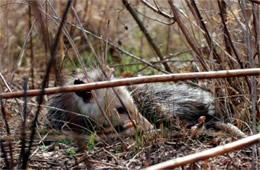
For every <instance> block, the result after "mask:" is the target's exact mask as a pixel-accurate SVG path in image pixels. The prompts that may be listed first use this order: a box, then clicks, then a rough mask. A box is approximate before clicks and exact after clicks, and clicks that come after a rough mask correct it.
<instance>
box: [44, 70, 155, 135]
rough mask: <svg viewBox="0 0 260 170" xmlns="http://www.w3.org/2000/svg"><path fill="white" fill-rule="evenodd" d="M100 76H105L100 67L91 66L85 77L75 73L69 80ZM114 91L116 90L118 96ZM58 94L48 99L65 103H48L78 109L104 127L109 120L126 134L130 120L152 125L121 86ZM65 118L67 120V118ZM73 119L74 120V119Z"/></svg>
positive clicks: (83, 80)
mask: <svg viewBox="0 0 260 170" xmlns="http://www.w3.org/2000/svg"><path fill="white" fill-rule="evenodd" d="M107 74H108V77H109V78H111V79H113V76H112V74H111V72H107ZM103 80H107V78H106V77H105V76H104V75H103V74H102V72H101V70H99V69H95V70H92V71H90V72H87V78H86V77H85V76H84V75H78V76H77V77H76V78H74V79H73V80H71V81H70V83H69V84H74V85H77V84H84V83H88V82H98V81H103ZM115 93H117V94H118V96H119V98H120V99H121V100H120V99H119V98H118V97H117V95H116V94H115ZM62 98H63V99H62ZM62 98H58V97H56V99H55V98H54V100H53V102H52V103H55V102H56V103H57V102H66V104H64V103H63V104H52V105H53V106H55V105H56V106H61V105H62V106H66V105H67V107H65V108H61V109H64V110H69V111H72V112H78V113H79V114H81V115H85V116H87V117H89V118H90V119H91V120H94V122H96V123H97V124H99V125H102V126H105V127H106V126H107V127H108V126H110V123H109V121H110V122H111V123H112V125H113V126H114V127H115V128H116V129H117V130H120V132H123V133H125V134H127V135H131V134H133V133H134V132H135V128H134V124H133V123H135V124H136V125H141V126H142V128H143V129H144V130H147V129H152V125H151V124H150V123H149V122H148V121H147V120H146V119H145V118H144V117H142V116H141V114H140V113H139V112H138V110H137V108H136V106H135V104H134V102H133V99H132V97H131V95H130V93H129V92H128V91H127V89H126V88H125V87H114V88H113V89H112V88H104V89H97V90H89V91H78V92H73V93H71V94H70V95H63V97H62ZM55 100H56V101H55ZM69 101H70V102H69ZM51 114H52V113H51ZM49 117H50V116H49ZM52 117H53V116H52ZM56 117H57V116H56ZM67 117H69V116H67ZM108 120H109V121H108ZM67 121H70V120H69V119H68V120H67ZM73 123H76V124H77V123H78V122H73ZM79 124H80V123H79Z"/></svg>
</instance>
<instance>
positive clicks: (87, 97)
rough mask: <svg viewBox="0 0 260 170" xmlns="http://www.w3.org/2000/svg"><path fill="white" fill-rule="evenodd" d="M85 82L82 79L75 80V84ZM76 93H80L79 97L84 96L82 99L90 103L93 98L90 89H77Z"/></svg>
mask: <svg viewBox="0 0 260 170" xmlns="http://www.w3.org/2000/svg"><path fill="white" fill-rule="evenodd" d="M84 83H85V82H84V81H82V80H74V84H84ZM75 93H76V95H78V96H79V97H81V98H82V100H83V101H84V102H85V103H88V102H89V101H90V100H91V98H92V94H91V90H90V91H77V92H75Z"/></svg>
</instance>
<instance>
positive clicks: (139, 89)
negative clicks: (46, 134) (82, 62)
mask: <svg viewBox="0 0 260 170" xmlns="http://www.w3.org/2000/svg"><path fill="white" fill-rule="evenodd" d="M111 72H112V71H108V74H109V75H111V76H109V77H110V78H111V79H114V77H113V76H112V73H111ZM76 77H78V78H76ZM76 77H75V76H74V77H73V78H72V80H70V81H69V83H68V84H82V83H86V82H97V81H104V80H107V79H106V78H105V76H104V75H103V74H102V72H101V70H100V69H93V70H91V71H88V72H87V77H88V81H86V78H85V76H84V75H82V74H80V75H78V76H76ZM114 90H115V91H116V92H117V93H118V95H119V96H120V98H121V100H122V103H121V102H120V100H119V99H118V98H117V96H116V95H115V93H114ZM114 90H113V89H112V88H106V89H98V90H92V91H81V92H71V93H61V94H57V95H54V96H52V97H51V99H50V102H49V107H50V109H49V111H48V113H47V118H48V120H49V121H50V123H51V124H52V126H53V127H55V128H59V129H62V128H63V127H69V128H71V129H73V130H76V131H77V130H78V129H80V127H82V128H86V129H90V130H95V128H93V127H97V126H95V125H100V126H102V127H107V126H109V125H110V124H109V122H108V121H107V119H106V117H107V118H109V120H110V121H111V123H112V125H113V126H114V127H115V128H116V129H118V130H120V131H122V132H123V133H124V134H126V135H132V134H134V133H135V131H136V128H135V127H134V124H135V125H139V127H142V128H143V129H144V130H151V129H153V125H155V127H157V128H158V127H159V125H160V124H161V123H164V124H165V123H166V124H168V125H169V124H171V125H174V122H176V118H178V119H180V120H181V121H183V122H185V123H186V124H187V125H188V126H192V125H195V124H196V123H197V122H198V120H199V119H200V117H201V116H205V125H206V127H216V128H220V129H226V130H228V131H230V133H233V131H238V132H234V133H235V134H238V135H237V136H240V137H244V136H245V135H244V134H243V133H242V132H241V131H240V130H239V129H237V128H235V127H233V126H231V125H227V124H224V123H222V122H221V121H220V120H219V119H218V118H217V117H215V116H214V114H215V107H214V98H213V96H212V94H211V93H210V92H209V91H207V90H204V89H202V88H200V87H196V86H191V85H188V84H185V83H177V84H175V85H172V84H161V83H157V84H143V85H135V86H133V87H132V88H131V90H130V92H129V91H128V90H127V89H126V88H125V87H115V88H114ZM93 92H94V93H93ZM131 95H132V96H133V98H132V96H131ZM95 98H96V100H95ZM133 99H134V101H133ZM96 101H98V103H97V102H96ZM99 106H100V107H99ZM136 106H137V107H136ZM139 111H140V112H139ZM102 112H103V113H102ZM75 113H78V114H75ZM140 113H141V114H140ZM129 116H130V117H131V118H130V117H129ZM201 120H203V119H201ZM137 129H138V128H137ZM240 132H241V133H240Z"/></svg>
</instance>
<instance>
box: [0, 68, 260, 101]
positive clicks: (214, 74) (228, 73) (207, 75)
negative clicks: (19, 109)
mask: <svg viewBox="0 0 260 170" xmlns="http://www.w3.org/2000/svg"><path fill="white" fill-rule="evenodd" d="M249 75H251V76H252V75H256V76H257V75H258V76H259V75H260V68H253V69H237V70H223V71H209V72H191V73H181V74H166V75H155V76H142V77H133V78H125V79H117V80H111V81H102V82H93V83H87V84H81V85H70V86H66V87H52V88H45V89H44V94H46V95H50V94H56V93H68V92H75V91H82V90H94V89H101V88H108V87H116V86H127V85H133V84H143V83H152V82H153V83H154V82H167V81H179V80H191V79H212V78H224V77H237V76H249ZM40 93H41V90H39V89H36V90H28V92H27V96H37V95H39V94H40ZM23 95H24V92H22V91H18V92H12V93H2V94H1V97H2V98H3V99H7V98H15V97H22V96H23Z"/></svg>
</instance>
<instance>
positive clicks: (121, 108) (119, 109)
mask: <svg viewBox="0 0 260 170" xmlns="http://www.w3.org/2000/svg"><path fill="white" fill-rule="evenodd" d="M116 110H117V112H118V113H119V114H124V113H127V111H126V110H125V109H124V108H123V107H119V108H117V109H116Z"/></svg>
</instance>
